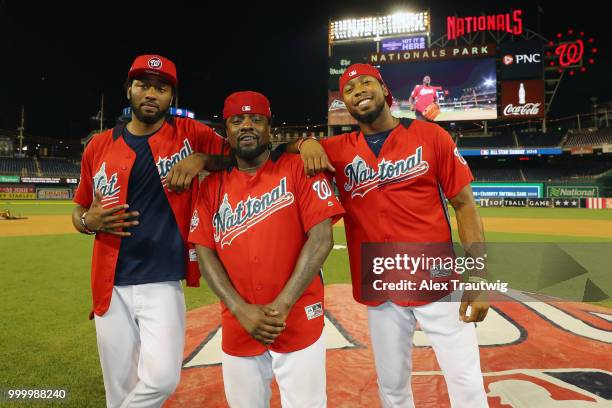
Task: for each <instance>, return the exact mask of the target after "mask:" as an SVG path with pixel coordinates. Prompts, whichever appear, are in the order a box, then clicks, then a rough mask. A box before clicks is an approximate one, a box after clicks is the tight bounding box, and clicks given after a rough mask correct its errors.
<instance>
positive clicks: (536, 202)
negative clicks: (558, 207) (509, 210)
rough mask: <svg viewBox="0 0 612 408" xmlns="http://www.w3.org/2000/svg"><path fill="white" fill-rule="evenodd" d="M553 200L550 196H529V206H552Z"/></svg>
mask: <svg viewBox="0 0 612 408" xmlns="http://www.w3.org/2000/svg"><path fill="white" fill-rule="evenodd" d="M552 205H553V202H552V200H551V199H550V198H528V199H527V207H543V208H546V207H552Z"/></svg>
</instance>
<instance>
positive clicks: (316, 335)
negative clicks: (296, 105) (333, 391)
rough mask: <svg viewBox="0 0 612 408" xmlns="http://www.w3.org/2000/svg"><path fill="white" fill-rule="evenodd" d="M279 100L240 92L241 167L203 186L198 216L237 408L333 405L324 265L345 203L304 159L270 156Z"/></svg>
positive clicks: (194, 231) (235, 112)
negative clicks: (274, 395) (277, 399)
mask: <svg viewBox="0 0 612 408" xmlns="http://www.w3.org/2000/svg"><path fill="white" fill-rule="evenodd" d="M270 118H271V112H270V104H269V102H268V99H267V98H266V97H265V96H264V95H262V94H260V93H257V92H251V91H245V92H236V93H233V94H231V95H230V96H228V97H227V99H226V100H225V105H224V107H223V119H224V120H225V125H226V128H227V137H228V142H229V145H230V147H231V155H232V158H233V160H234V166H232V167H231V168H229V169H227V170H226V171H220V172H217V173H213V174H211V175H210V176H208V177H206V178H205V179H204V180H203V181H202V186H201V189H200V196H199V197H198V201H197V204H196V208H195V211H194V212H193V216H192V217H191V220H192V221H191V228H190V231H191V232H190V234H189V241H190V242H193V243H195V244H196V251H197V254H198V259H199V262H200V269H201V271H202V275H203V276H204V278H205V279H206V281H207V282H208V284H209V286H210V287H211V288H212V289H213V291H214V292H215V293H216V294H217V296H218V297H219V298H220V300H221V304H222V312H221V318H222V330H223V336H222V339H223V340H222V349H223V360H222V363H223V381H224V387H225V395H226V398H227V401H228V403H229V405H230V407H232V408H243V407H244V408H264V407H268V406H269V404H270V395H271V391H270V382H271V380H272V377H273V376H274V377H276V381H277V383H278V385H279V388H280V395H281V403H282V405H283V407H286V408H287V407H289V408H290V407H312V408H315V407H316V408H318V407H325V406H326V400H327V397H326V390H325V388H326V387H325V384H326V381H325V349H326V347H325V339H324V336H323V325H324V323H323V322H324V313H323V311H324V306H323V280H322V275H321V273H320V272H321V266H322V265H323V262H324V261H325V258H326V257H327V255H328V254H329V252H330V250H331V249H332V247H333V234H332V220H331V219H332V218H334V217H336V218H337V217H339V216H340V215H341V214H342V213H343V210H342V207H341V206H340V203H339V202H338V201H337V199H336V197H335V195H334V194H333V190H332V189H331V186H330V184H329V182H328V181H327V180H326V178H325V177H324V176H323V175H319V176H316V177H312V178H307V177H306V175H305V174H304V169H303V164H302V161H301V160H300V157H299V156H298V155H292V154H283V153H280V152H271V151H270Z"/></svg>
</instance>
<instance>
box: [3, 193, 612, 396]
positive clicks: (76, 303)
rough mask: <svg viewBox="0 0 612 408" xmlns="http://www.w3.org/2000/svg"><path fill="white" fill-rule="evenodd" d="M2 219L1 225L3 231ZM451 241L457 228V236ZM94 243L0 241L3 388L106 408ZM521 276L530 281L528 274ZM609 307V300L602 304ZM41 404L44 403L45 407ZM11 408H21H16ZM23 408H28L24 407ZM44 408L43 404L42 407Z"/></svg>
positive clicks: (342, 263) (531, 214)
mask: <svg viewBox="0 0 612 408" xmlns="http://www.w3.org/2000/svg"><path fill="white" fill-rule="evenodd" d="M73 206H74V204H72V203H70V202H45V203H34V202H20V203H16V202H7V201H0V210H2V209H6V208H8V209H9V210H10V211H11V212H12V213H13V214H22V215H24V216H33V215H65V216H66V217H69V216H70V212H71V210H72V208H73ZM481 214H482V215H483V216H484V217H508V218H519V217H520V218H557V219H560V220H562V219H599V220H609V219H612V211H596V210H593V211H590V210H575V209H521V208H516V209H515V208H483V209H481ZM2 222H10V221H0V228H2ZM454 235H455V239H457V238H456V231H455V232H454ZM334 237H335V243H336V244H337V245H346V239H345V236H344V228H343V227H335V228H334ZM487 240H488V241H490V242H494V241H497V242H530V241H537V242H558V243H561V242H570V243H572V242H573V243H577V242H610V240H605V239H598V238H588V237H572V236H557V235H544V234H542V235H540V234H516V233H493V232H490V233H487ZM92 242H93V240H92V238H91V237H89V236H85V235H80V234H77V233H75V234H64V235H49V236H32V237H0V265H1V266H0V278H1V282H2V294H3V296H2V298H3V299H2V302H0V313H1V315H2V320H1V321H0V329H1V331H0V343H1V344H2V348H1V349H0V370H1V371H0V372H2V379H1V380H0V388H8V387H18V388H31V387H34V388H65V389H67V390H68V391H69V394H70V398H69V402H67V403H62V404H57V406H62V407H97V406H103V405H104V388H103V384H102V377H101V372H100V367H99V360H98V354H97V349H96V339H95V329H94V325H93V322H92V321H89V320H88V313H89V310H90V307H91V296H90V283H89V267H90V259H91V258H90V257H91V250H92ZM525 279H527V280H528V279H529V277H528V276H525ZM324 280H325V282H326V284H333V283H348V282H349V281H350V274H349V268H348V255H347V250H346V249H335V250H333V251H332V253H331V255H330V256H329V258H328V259H327V261H326V263H325V266H324ZM185 293H186V300H187V307H188V309H194V308H197V307H199V306H202V305H206V304H210V303H213V302H216V297H215V296H214V294H213V293H212V292H211V291H210V289H209V288H208V287H207V286H206V285H205V284H203V286H202V287H201V288H187V289H186V290H185ZM606 305H608V306H610V305H612V304H611V303H609V302H608V303H606ZM47 405H48V404H45V405H44V406H47ZM11 406H20V405H18V404H13V405H11ZM21 406H27V405H21ZM41 406H43V405H42V404H41Z"/></svg>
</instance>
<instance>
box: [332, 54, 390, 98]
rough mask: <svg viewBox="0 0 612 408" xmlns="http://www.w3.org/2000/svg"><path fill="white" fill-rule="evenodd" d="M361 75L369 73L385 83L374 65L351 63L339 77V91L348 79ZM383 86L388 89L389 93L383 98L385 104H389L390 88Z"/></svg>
mask: <svg viewBox="0 0 612 408" xmlns="http://www.w3.org/2000/svg"><path fill="white" fill-rule="evenodd" d="M361 75H369V76H371V77H374V78H376V79H378V82H380V83H381V84H383V85H385V81H383V79H382V75H380V71H379V70H378V69H376V67H374V66H372V65H370V64H353V65H351V66H350V67H348V68H347V69H346V71H344V73H343V74H342V76H341V77H340V93H342V90H343V89H344V86H345V85H346V83H347V82H348V81H350V80H351V79H353V78H357V77H359V76H361ZM385 86H386V87H387V91H389V95H387V97H386V98H385V100H386V101H387V105H389V106H391V105H393V95H391V90H390V89H389V87H388V86H387V85H385Z"/></svg>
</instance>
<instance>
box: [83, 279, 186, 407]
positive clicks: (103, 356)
mask: <svg viewBox="0 0 612 408" xmlns="http://www.w3.org/2000/svg"><path fill="white" fill-rule="evenodd" d="M95 323H96V336H97V339H98V352H99V354H100V364H101V366H102V374H103V376H104V388H105V390H106V406H107V407H108V408H115V407H121V408H128V407H129V408H145V407H146V408H149V407H160V406H161V405H162V404H163V403H164V401H165V400H166V399H167V398H168V397H169V396H170V394H172V393H173V392H174V390H175V389H176V387H177V385H178V383H179V379H180V374H181V366H182V362H183V346H184V344H185V297H184V295H183V288H182V286H181V282H179V281H172V282H160V283H148V284H142V285H129V286H115V287H114V288H113V295H112V298H111V304H110V307H109V309H108V311H107V312H106V313H105V314H104V316H102V317H100V316H96V317H95Z"/></svg>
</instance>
